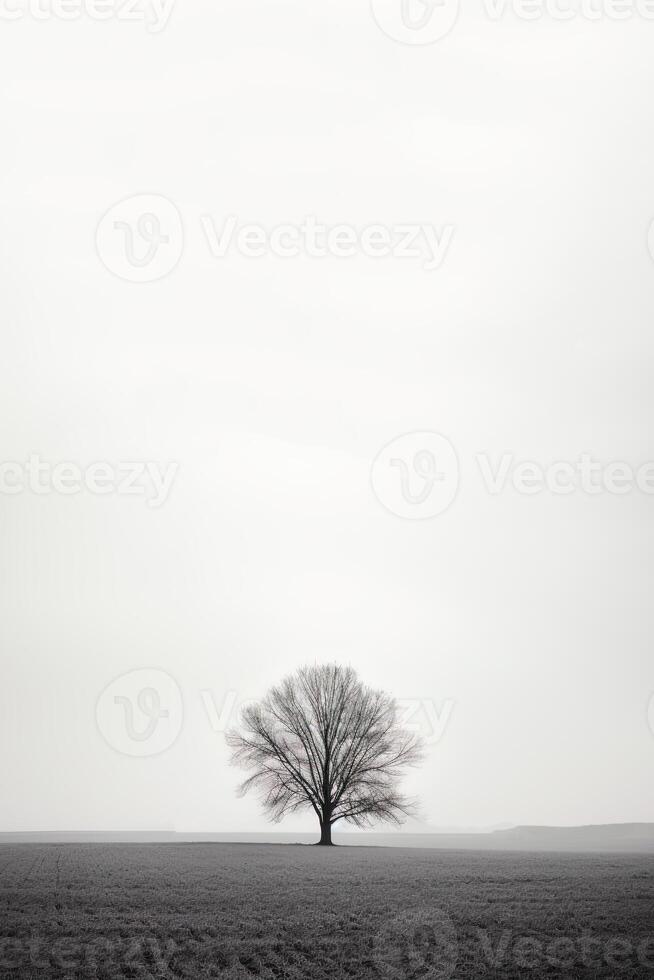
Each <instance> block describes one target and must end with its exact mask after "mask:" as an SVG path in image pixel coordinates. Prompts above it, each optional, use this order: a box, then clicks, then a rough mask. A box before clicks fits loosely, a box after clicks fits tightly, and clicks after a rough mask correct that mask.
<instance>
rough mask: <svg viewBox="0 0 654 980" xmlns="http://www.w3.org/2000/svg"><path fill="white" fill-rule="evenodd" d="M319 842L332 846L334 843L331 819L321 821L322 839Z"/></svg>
mask: <svg viewBox="0 0 654 980" xmlns="http://www.w3.org/2000/svg"><path fill="white" fill-rule="evenodd" d="M318 843H319V844H322V845H324V846H326V847H331V846H333V845H332V825H331V823H330V821H329V820H321V821H320V840H319V841H318Z"/></svg>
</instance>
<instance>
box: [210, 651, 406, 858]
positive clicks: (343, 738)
mask: <svg viewBox="0 0 654 980" xmlns="http://www.w3.org/2000/svg"><path fill="white" fill-rule="evenodd" d="M241 722H242V729H243V730H242V731H237V730H234V729H232V730H230V731H229V732H228V733H227V743H228V745H229V746H230V748H231V749H232V763H233V764H235V765H238V766H240V767H241V768H243V769H246V770H248V771H250V775H249V776H248V778H247V779H246V780H245V782H244V783H242V785H241V786H240V790H239V792H240V794H241V795H243V794H245V793H247V792H248V790H251V789H253V790H256V791H258V792H259V795H260V798H261V801H262V803H263V806H264V808H265V809H266V810H267V811H268V813H269V814H270V817H271V819H272V820H273V821H274V822H275V823H277V822H279V821H280V820H281V819H282V818H283V817H285V816H286V815H287V814H289V813H296V812H297V811H299V810H303V809H309V808H311V809H313V810H314V811H315V813H316V816H317V817H318V820H319V821H320V843H321V844H331V843H332V827H333V825H334V824H335V823H336V821H337V820H345V821H349V822H350V823H353V824H355V825H356V826H357V827H364V826H367V825H369V824H371V823H374V822H375V821H377V820H379V821H388V822H391V823H395V824H399V823H401V822H402V819H403V818H404V817H406V816H408V815H410V814H411V813H413V812H414V809H413V804H412V803H410V802H409V800H407V799H406V798H405V797H403V796H402V795H401V794H400V792H399V790H398V782H399V779H400V776H401V775H402V771H403V769H404V768H405V767H406V766H410V765H415V764H416V763H417V762H419V761H420V759H421V756H422V744H421V740H420V738H419V737H417V736H416V735H414V734H412V733H411V732H408V731H407V730H406V729H403V728H402V727H401V725H400V724H399V722H398V720H397V707H396V703H395V701H394V699H393V698H392V697H390V696H389V695H387V694H385V693H383V692H382V691H374V690H371V689H370V688H369V687H365V686H364V685H363V684H362V683H361V681H360V680H359V679H358V677H357V675H356V673H355V672H354V671H353V670H352V669H351V668H350V667H339V666H338V665H336V664H329V665H326V666H319V667H318V666H315V667H303V668H302V669H300V670H299V671H297V673H296V674H293V675H292V676H291V677H287V678H286V679H285V680H283V681H282V683H281V684H280V685H279V686H277V687H273V688H272V689H271V690H270V691H269V692H268V694H267V695H266V696H265V698H264V699H263V700H262V701H261V702H259V703H258V704H254V705H249V706H248V707H246V708H244V709H243V712H242V714H241Z"/></svg>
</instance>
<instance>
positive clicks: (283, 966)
mask: <svg viewBox="0 0 654 980" xmlns="http://www.w3.org/2000/svg"><path fill="white" fill-rule="evenodd" d="M0 869H1V870H0V888H1V895H0V900H1V902H2V921H3V927H2V944H3V945H2V956H1V959H2V963H0V976H1V977H3V978H5V977H9V978H11V977H16V978H21V980H22V978H28V980H37V978H39V980H40V978H43V980H51V978H52V980H59V978H64V977H65V978H71V980H72V978H75V980H77V978H79V980H81V978H84V980H87V978H89V980H120V978H149V977H157V978H168V980H180V978H189V980H191V978H193V980H201V978H207V977H214V978H217V977H220V978H221V980H234V978H241V980H248V978H252V977H253V976H254V977H258V978H260V980H274V978H280V980H323V978H324V980H327V978H329V980H338V978H344V977H351V978H353V980H368V978H376V980H380V978H381V980H449V978H450V977H452V978H471V980H472V978H475V980H478V978H482V977H507V978H509V977H510V978H518V977H520V978H523V977H533V978H534V980H542V978H546V977H557V978H562V977H575V978H579V977H583V978H587V980H595V978H611V980H616V978H624V980H631V978H635V977H638V978H642V977H652V978H653V980H654V938H653V937H654V858H653V857H651V856H649V857H646V856H643V857H637V856H613V855H584V856H581V855H556V854H555V855H552V854H548V855H546V854H540V855H525V854H517V853H495V854H482V853H479V852H444V851H435V850H430V851H427V850H400V849H390V848H388V849H387V848H332V849H321V848H313V847H302V846H283V845H272V846H271V845H230V844H179V845H178V844H170V845H166V844H135V845H124V844H88V845H83V844H82V845H36V844H32V845H5V846H0ZM398 917H399V918H398ZM554 941H557V942H558V945H552V944H553V942H554ZM495 957H498V959H497V960H495V961H494V958H495Z"/></svg>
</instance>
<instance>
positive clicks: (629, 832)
mask: <svg viewBox="0 0 654 980" xmlns="http://www.w3.org/2000/svg"><path fill="white" fill-rule="evenodd" d="M316 836H317V835H316V834H306V833H274V832H271V833H255V834H250V833H232V834H220V833H217V834H181V833H174V832H167V831H153V832H132V833H130V832H113V831H107V832H98V833H91V832H86V831H70V832H58V831H52V832H47V831H41V832H33V833H0V844H17V843H52V844H55V843H56V844H66V843H89V844H92V843H112V842H114V843H129V842H134V843H145V842H151V843H162V844H163V843H171V844H172V843H176V844H182V843H194V842H215V843H224V844H229V843H237V842H238V843H245V844H248V843H249V844H312V843H314V842H315V840H316ZM334 841H335V843H336V844H341V845H347V846H360V847H361V846H364V847H419V848H436V849H444V850H466V851H469V850H482V851H486V850H491V851H575V852H597V851H604V852H606V851H609V852H621V853H649V854H652V853H654V823H624V824H592V825H589V826H585V827H539V826H524V827H511V828H508V829H502V830H492V831H487V832H470V833H464V832H461V833H434V832H427V833H401V832H396V833H375V832H364V831H359V832H343V833H338V832H335V833H334Z"/></svg>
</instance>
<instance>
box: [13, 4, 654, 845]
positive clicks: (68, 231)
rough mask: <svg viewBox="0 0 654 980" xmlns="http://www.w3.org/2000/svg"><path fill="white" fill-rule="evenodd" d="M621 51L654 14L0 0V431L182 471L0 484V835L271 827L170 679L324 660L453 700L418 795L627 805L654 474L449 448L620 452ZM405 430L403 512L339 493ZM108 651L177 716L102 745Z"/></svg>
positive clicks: (45, 454) (625, 147)
mask: <svg viewBox="0 0 654 980" xmlns="http://www.w3.org/2000/svg"><path fill="white" fill-rule="evenodd" d="M653 52H654V22H649V23H648V22H644V21H643V20H642V19H638V18H634V19H633V20H632V21H630V22H626V23H617V22H613V21H609V20H605V21H603V22H600V23H589V22H587V21H584V20H582V19H579V18H578V19H577V20H576V21H572V22H570V23H554V22H552V21H551V20H548V19H547V18H544V19H543V20H542V21H540V22H520V21H519V20H518V19H517V18H515V17H514V16H513V15H510V14H507V15H506V16H505V18H504V19H503V20H501V21H500V22H491V21H490V20H489V19H488V18H487V17H485V16H484V15H483V12H482V6H481V3H479V4H476V5H475V4H470V5H466V7H465V9H464V10H463V11H462V12H461V16H460V19H459V22H458V24H457V25H456V27H455V29H454V30H453V31H452V32H451V34H450V35H449V36H447V37H445V38H443V39H442V40H439V41H438V42H437V43H435V44H433V45H429V46H425V47H410V46H407V45H402V44H399V43H397V42H396V41H394V40H392V39H390V38H389V37H387V36H386V35H385V34H384V33H382V31H381V30H380V29H379V27H378V26H377V25H376V24H375V21H374V19H373V18H372V15H371V12H370V9H369V6H368V4H367V3H366V2H364V0H347V2H345V0H338V2H336V0H330V2H329V3H326V4H311V3H310V4H307V3H306V2H304V3H303V2H300V0H286V2H277V0H275V2H266V3H264V2H262V0H259V2H256V0H238V2H236V0H233V2H223V0H178V5H177V7H176V8H175V10H174V11H173V13H172V16H171V18H170V21H169V23H168V24H167V26H166V28H165V30H163V31H162V32H161V33H160V34H158V35H151V34H149V33H148V32H147V30H146V29H145V27H144V25H143V24H141V23H125V22H116V21H115V20H113V21H107V22H106V23H94V22H91V21H88V20H80V21H79V22H70V23H69V22H63V21H61V20H59V21H57V20H53V21H50V22H41V21H36V20H34V19H32V20H30V19H29V18H27V17H26V18H24V19H22V20H21V21H15V22H2V23H0V83H1V90H0V122H1V126H2V131H3V135H4V139H3V152H2V156H1V157H0V169H1V171H2V178H3V179H2V181H1V183H0V195H1V203H2V212H3V218H2V224H1V228H0V249H1V258H2V265H3V270H4V286H3V290H2V295H1V299H0V304H1V305H0V311H1V316H0V322H1V324H2V328H1V329H2V339H3V357H2V361H1V364H0V405H1V411H0V429H1V437H0V446H1V452H0V456H1V459H2V460H3V461H16V460H19V461H22V460H25V459H26V458H27V457H28V456H29V455H30V454H39V455H40V456H41V457H42V458H43V459H46V460H50V461H74V462H76V463H77V464H79V465H80V466H84V467H85V466H88V465H89V464H90V463H92V462H95V461H113V462H117V461H121V460H157V461H161V462H162V464H165V463H169V462H172V461H174V462H177V463H179V473H178V476H177V479H176V481H175V485H174V488H173V491H172V493H171V495H170V497H169V499H168V500H167V502H166V503H165V505H164V506H162V507H160V508H158V509H153V508H149V507H148V506H147V504H146V502H145V501H144V499H143V498H142V497H139V496H125V495H118V494H111V495H108V496H94V495H91V494H88V493H80V494H79V495H74V496H64V495H62V494H51V495H44V496H39V495H36V494H34V493H31V492H23V493H20V494H17V495H0V525H1V529H2V542H3V545H2V548H1V549H0V606H1V608H0V644H1V655H2V664H3V683H2V685H1V686H0V729H1V732H2V755H1V758H0V776H1V778H2V786H3V792H2V794H1V796H2V799H1V802H0V829H2V830H21V829H22V830H37V829H50V830H71V829H87V830H100V829H107V830H108V829H113V830H128V829H136V830H145V829H166V828H170V829H172V828H175V829H177V830H187V831H191V830H195V831H204V830H206V831H209V830H222V831H235V830H243V831H245V830H258V829H261V828H264V827H266V826H267V824H266V822H265V819H264V818H263V816H262V815H261V814H260V811H259V808H258V806H257V804H256V801H255V800H254V799H246V800H239V799H237V798H236V797H235V794H234V787H235V785H236V783H237V782H238V779H239V774H238V772H236V771H234V770H232V769H229V768H228V767H227V765H226V758H227V753H226V749H225V748H224V745H223V739H222V735H221V734H220V732H216V731H214V730H213V728H212V725H211V723H210V719H209V717H208V715H207V712H206V709H205V706H204V705H203V700H202V694H201V692H202V691H205V692H210V695H211V698H212V699H213V701H214V702H215V705H216V706H217V708H218V710H220V707H221V705H222V704H223V701H224V698H225V696H226V695H227V694H228V693H229V692H235V697H237V698H238V699H240V700H242V699H246V698H251V697H256V696H258V695H261V694H263V693H264V692H265V690H266V688H267V686H268V685H269V684H271V683H273V682H275V681H276V680H278V679H279V678H280V677H281V676H283V675H284V673H286V672H288V671H289V670H292V669H294V668H295V667H297V666H300V665H301V664H303V663H306V662H313V661H318V662H320V661H323V660H332V659H336V660H338V661H340V662H343V663H350V664H352V665H353V666H354V667H355V668H356V669H357V670H358V671H359V672H360V674H361V676H362V678H363V679H364V680H365V681H367V682H368V683H370V684H372V685H375V686H382V687H384V688H387V689H388V690H390V691H392V692H393V693H395V694H396V695H397V696H398V697H399V698H402V699H426V700H428V701H430V702H433V703H434V704H435V705H436V706H437V708H438V709H439V710H440V706H441V705H442V704H443V703H444V702H448V701H449V702H452V703H453V707H452V710H451V714H450V716H449V720H448V724H447V726H446V728H445V731H444V732H443V733H442V737H441V738H440V739H439V740H438V741H437V742H436V744H434V745H433V746H432V747H431V748H430V750H429V755H428V759H427V761H426V763H425V765H424V767H423V769H422V771H421V772H420V774H419V775H415V776H412V777H411V779H410V780H409V781H408V784H407V785H408V788H409V789H410V790H412V791H414V792H417V793H418V794H419V795H420V797H421V799H422V803H423V813H424V821H425V823H428V824H431V825H434V826H457V825H459V826H471V825H477V826H486V825H493V824H498V823H557V824H568V823H570V824H571V823H591V822H608V821H629V820H654V780H653V779H652V774H653V772H654V734H652V732H651V731H650V729H649V727H648V722H647V707H648V701H649V698H650V696H651V694H652V692H653V691H654V658H653V657H652V653H651V627H652V612H651V609H652V603H651V596H652V586H653V584H654V583H653V581H652V579H653V570H654V564H653V559H652V507H653V506H654V497H652V496H647V495H645V494H643V493H640V492H639V491H637V490H635V491H633V492H631V493H629V494H625V495H617V494H609V493H602V494H599V495H596V496H590V495H588V494H584V493H583V492H575V493H573V494H570V495H565V496H564V495H554V494H551V493H548V492H543V493H540V494H538V495H536V496H528V495H523V494H519V493H516V492H515V490H513V489H512V488H510V487H509V488H507V489H506V490H505V491H504V492H503V493H501V494H499V495H496V496H493V495H491V494H489V493H488V492H487V491H486V490H485V488H484V485H483V482H482V480H481V478H480V474H479V469H478V466H477V463H476V461H475V457H476V456H477V454H488V455H489V456H490V457H491V458H492V460H493V461H496V460H497V459H498V458H499V457H501V456H502V455H503V454H506V453H511V454H514V455H515V457H516V459H520V460H535V461H537V462H540V463H541V464H543V465H547V464H548V463H550V462H552V461H555V460H557V461H560V460H572V461H574V460H576V459H577V458H578V457H579V456H580V454H582V453H590V454H592V455H593V456H594V457H595V458H597V459H599V460H604V461H616V460H617V461H626V462H627V463H629V464H630V465H632V466H634V467H636V466H639V465H640V464H641V463H643V462H645V461H648V460H652V459H654V440H653V439H652V435H651V432H652V427H651V416H652V391H651V383H650V380H651V364H652V353H653V347H654V343H653V339H652V322H653V313H654V262H653V261H652V258H651V256H650V254H649V252H648V247H647V234H648V227H649V224H650V222H651V221H652V219H653V218H654V139H653V137H652V123H651V97H650V93H651V90H652V83H653V82H654V59H653V57H652V54H653ZM145 193H148V194H160V195H164V196H165V197H167V198H168V199H170V200H171V201H172V202H174V203H175V205H176V206H177V208H178V209H179V212H180V214H181V215H182V218H183V222H184V229H185V241H186V247H185V250H184V254H183V255H182V257H181V259H180V261H179V264H178V266H177V268H176V269H174V271H173V272H171V274H170V275H169V276H167V277H166V278H163V279H161V280H160V281H156V282H152V283H147V284H139V283H133V282H125V281H123V280H121V279H120V278H117V277H116V276H113V275H111V274H110V273H109V272H108V271H107V269H106V268H105V267H104V266H103V264H102V262H101V261H100V260H99V258H98V255H97V253H96V250H95V244H94V243H95V235H96V228H97V225H98V222H99V220H100V218H101V217H102V215H103V214H104V213H105V212H106V211H107V209H109V208H110V207H111V206H112V205H113V204H115V203H116V202H118V201H121V200H122V199H125V198H129V197H131V196H133V195H136V194H145ZM207 214H208V215H211V216H213V218H214V220H215V221H216V224H217V225H218V226H221V225H222V223H223V222H224V220H225V219H226V217H227V216H228V215H230V214H233V215H237V216H238V217H239V220H241V221H242V222H243V223H248V222H251V223H258V224H261V225H264V226H266V227H272V226H274V225H277V224H282V223H289V222H290V223H296V224H299V223H301V222H302V221H303V219H304V218H305V217H306V216H307V215H316V216H317V217H318V218H319V219H320V220H321V221H323V222H325V223H326V224H331V225H334V224H339V223H349V224H351V225H353V226H356V227H358V228H361V227H365V226H366V225H370V224H383V225H387V226H388V225H394V224H402V223H407V222H409V223H410V222H416V223H423V222H424V223H431V224H433V225H434V226H436V227H439V228H442V227H443V226H444V225H448V224H449V225H451V226H453V228H454V235H453V238H452V242H451V245H450V248H449V251H448V254H447V255H446V257H445V260H444V262H443V264H442V266H441V268H439V269H438V270H437V271H432V272H426V271H425V270H424V269H423V268H422V266H421V263H420V262H419V261H416V260H411V259H403V260H399V259H392V258H387V259H372V258H368V257H366V256H363V255H360V256H357V257H354V258H350V259H339V258H326V259H323V260H320V259H311V258H308V257H304V256H301V257H298V258H294V259H281V258H278V257H276V256H274V255H269V256H266V257H264V258H261V259H252V258H246V257H243V256H240V255H238V254H230V255H229V256H228V257H226V258H225V259H222V260H220V259H218V260H217V259H215V258H213V257H212V255H211V253H210V251H209V249H208V248H207V244H206V241H205V240H204V237H203V233H202V229H201V224H200V218H201V216H202V215H207ZM412 431H421V432H422V431H433V432H437V433H442V434H443V435H445V436H446V437H447V438H448V439H449V440H450V441H451V442H452V444H453V446H454V447H455V450H456V453H457V456H458V459H459V465H460V489H459V493H458V496H457V498H456V500H455V502H454V503H453V504H452V506H451V507H450V508H449V509H448V510H447V512H445V513H442V514H440V515H438V516H436V517H434V518H433V519H431V520H424V521H411V520H403V519H401V518H399V517H396V516H394V515H393V514H390V513H388V511H387V510H385V509H384V508H383V507H382V506H380V503H379V502H378V500H376V499H375V496H374V494H373V493H372V490H371V485H370V467H371V464H372V461H373V460H374V459H375V457H376V456H377V454H378V453H379V451H380V449H381V448H382V447H383V446H384V445H385V444H387V443H389V442H390V441H391V440H393V439H395V438H396V437H398V436H400V435H402V434H403V433H407V432H412ZM140 668H155V669H158V670H162V671H165V672H166V673H168V674H169V675H171V677H172V678H174V680H175V682H176V684H177V685H178V687H179V690H180V692H181V697H182V700H183V710H184V719H183V725H182V726H181V730H180V731H179V734H178V737H177V739H176V740H175V742H174V744H173V745H172V746H171V747H170V748H168V749H167V750H166V751H163V752H162V753H161V754H158V755H156V756H146V757H142V758H138V757H137V758H134V757H129V756H127V755H124V754H121V752H120V751H116V749H115V748H112V747H111V746H110V745H108V744H107V741H106V740H105V739H104V738H103V735H102V733H101V732H100V731H99V729H98V726H97V724H96V703H97V701H98V698H99V697H100V695H101V692H102V691H103V690H104V688H105V687H106V686H107V685H108V684H109V683H110V682H111V681H113V680H114V679H115V678H116V677H118V676H120V675H123V674H125V673H126V672H129V671H133V670H136V669H140ZM303 826H306V827H310V828H312V826H313V821H312V820H311V818H310V817H307V820H306V821H305V822H303V821H301V820H298V819H296V820H295V821H290V823H289V824H288V825H285V827H284V829H296V828H300V827H303Z"/></svg>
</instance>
